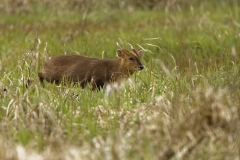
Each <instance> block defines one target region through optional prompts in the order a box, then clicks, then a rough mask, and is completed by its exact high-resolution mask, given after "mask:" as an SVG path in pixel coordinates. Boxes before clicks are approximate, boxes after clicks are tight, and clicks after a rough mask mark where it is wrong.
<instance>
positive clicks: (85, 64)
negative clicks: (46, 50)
mask: <svg viewBox="0 0 240 160" xmlns="http://www.w3.org/2000/svg"><path fill="white" fill-rule="evenodd" d="M141 54H142V53H141V51H138V52H137V51H136V50H135V49H133V50H132V51H128V50H126V49H119V50H117V55H118V57H119V58H118V59H97V58H88V57H84V56H80V55H60V56H56V57H53V58H52V59H50V60H49V61H47V62H46V63H45V64H44V66H43V69H42V72H39V73H38V77H39V80H40V82H41V84H42V85H44V83H43V81H44V80H46V81H48V82H50V83H53V82H54V83H56V84H60V82H61V81H62V80H63V79H65V80H66V81H69V82H74V83H80V84H81V86H82V87H83V88H84V87H85V86H86V84H87V83H90V84H91V85H92V88H93V89H95V88H96V87H97V88H101V87H103V86H104V85H105V84H106V83H109V82H114V81H119V80H121V79H122V78H124V77H128V76H129V75H132V74H133V73H134V72H135V71H138V70H142V69H143V68H144V66H143V65H142V63H141V61H140V57H141Z"/></svg>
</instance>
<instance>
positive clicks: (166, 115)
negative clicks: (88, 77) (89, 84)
mask: <svg viewBox="0 0 240 160" xmlns="http://www.w3.org/2000/svg"><path fill="white" fill-rule="evenodd" d="M44 2H45V1H44ZM84 2H85V1H84ZM90 2H91V1H89V3H90ZM115 2H116V3H114V4H113V3H108V1H107V0H106V1H104V3H103V5H102V6H101V5H100V4H98V3H96V4H95V5H94V6H91V7H92V8H91V7H89V6H87V7H86V8H81V7H80V8H71V7H72V6H71V5H72V4H67V3H66V2H65V1H62V3H57V4H56V3H54V1H53V2H49V3H46V2H45V3H44V4H45V5H43V4H39V2H35V1H26V4H24V5H22V7H23V8H24V7H25V10H21V7H19V8H18V10H16V11H14V10H11V9H12V8H9V9H8V10H2V11H1V12H0V14H1V17H3V18H2V19H1V20H0V35H1V36H0V43H1V46H0V53H1V55H0V57H1V60H0V77H1V79H0V98H1V101H0V107H1V108H0V126H1V130H0V141H1V143H0V148H1V151H0V159H237V158H239V151H240V148H239V143H240V141H239V132H240V128H239V125H240V121H239V108H240V106H239V104H240V100H239V95H240V66H239V64H240V36H239V35H240V27H239V22H240V17H239V15H240V11H239V9H238V7H237V6H239V2H238V1H234V0H232V1H228V2H224V1H221V3H219V2H218V1H217V2H215V1H212V2H208V1H203V2H202V3H200V4H199V2H197V1H196V2H195V1H193V2H192V3H184V2H182V1H180V0H179V1H176V2H175V3H174V4H172V5H171V6H168V5H166V4H165V1H162V2H164V3H160V4H159V5H156V6H155V7H154V8H151V5H150V6H149V7H150V8H145V7H142V6H141V5H140V4H134V3H133V2H131V3H130V2H129V4H128V3H126V4H125V5H126V6H121V5H119V4H120V3H119V2H118V1H115ZM124 2H125V1H124ZM12 3H14V2H12ZM54 4H55V5H56V6H55V5H54ZM108 4H109V5H108ZM10 6H11V5H10ZM12 6H14V4H13V5H12ZM76 6H77V5H76ZM80 6H81V5H80ZM167 6H168V7H167ZM1 7H2V6H1V5H0V8H1ZM88 7H89V8H88ZM26 8H27V9H26ZM123 8H124V9H123ZM116 42H118V43H119V44H120V45H121V46H123V47H125V48H128V47H129V46H128V45H126V44H127V43H131V44H132V45H134V46H135V47H136V48H138V49H141V48H142V49H144V50H145V53H144V55H143V58H142V63H143V64H144V65H145V67H146V68H145V70H143V71H141V72H138V73H136V74H134V75H133V76H132V77H131V79H129V80H126V81H123V83H122V84H121V87H115V86H114V85H113V86H107V87H106V89H105V90H101V91H91V90H90V89H88V88H87V89H81V88H80V87H74V86H72V85H71V84H67V85H66V86H60V87H58V86H55V85H53V84H49V83H45V84H46V87H45V88H43V87H41V85H40V83H39V81H38V77H37V73H38V72H39V71H40V70H41V68H42V64H43V63H44V61H45V59H46V58H47V57H49V56H54V55H59V54H64V53H66V54H70V53H74V52H78V53H80V54H83V55H86V56H91V57H98V58H115V57H116V56H115V52H116V49H117V46H116ZM28 82H32V83H31V85H30V87H29V88H26V85H27V84H28ZM111 88H112V89H111Z"/></svg>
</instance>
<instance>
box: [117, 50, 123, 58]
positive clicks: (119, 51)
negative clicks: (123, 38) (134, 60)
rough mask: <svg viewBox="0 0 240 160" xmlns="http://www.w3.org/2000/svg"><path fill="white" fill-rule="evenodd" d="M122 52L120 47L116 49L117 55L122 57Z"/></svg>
mask: <svg viewBox="0 0 240 160" xmlns="http://www.w3.org/2000/svg"><path fill="white" fill-rule="evenodd" d="M123 54H124V53H123V51H122V50H121V49H118V50H117V56H118V57H123Z"/></svg>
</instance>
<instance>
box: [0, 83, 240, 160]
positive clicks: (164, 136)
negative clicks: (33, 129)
mask: <svg viewBox="0 0 240 160" xmlns="http://www.w3.org/2000/svg"><path fill="white" fill-rule="evenodd" d="M230 94H231V92H229V90H228V89H227V88H219V89H213V88H212V87H211V86H205V87H200V86H199V87H197V88H196V89H194V90H192V91H190V93H189V94H188V95H185V94H183V95H173V97H172V98H167V97H165V96H164V95H162V96H157V97H155V101H154V102H152V103H150V104H145V105H142V104H139V106H138V107H137V108H135V109H130V110H128V111H124V110H122V111H121V110H120V111H118V112H116V111H115V110H114V109H108V110H107V109H106V108H104V107H102V106H98V107H96V108H93V110H94V114H95V116H96V117H98V121H97V123H98V125H99V126H102V128H106V127H107V126H106V125H107V124H108V123H109V122H108V121H109V120H111V117H114V116H115V115H117V117H118V121H119V124H120V127H119V129H117V131H116V132H115V133H112V134H108V136H106V137H105V136H101V135H98V136H97V137H95V138H93V139H92V140H91V141H83V143H82V145H80V146H75V145H71V144H64V145H61V144H62V142H61V140H60V139H62V135H61V134H60V133H63V132H61V126H58V127H57V126H55V127H54V126H51V127H52V129H54V128H55V129H57V128H58V129H57V131H56V132H54V131H51V136H50V137H48V141H49V142H50V141H51V143H49V144H50V145H48V146H47V148H44V150H43V151H42V152H40V153H37V152H36V151H34V150H32V149H31V148H23V147H22V146H20V145H16V144H13V143H11V141H10V142H9V141H6V139H3V138H1V152H0V154H1V155H0V157H1V158H2V159H32V158H33V157H34V159H52V158H54V159H209V158H210V159H222V158H223V157H225V158H223V159H237V158H238V157H239V149H240V148H239V146H240V145H239V142H240V140H239V134H240V127H239V126H240V119H239V102H240V101H239V100H237V101H233V99H232V98H231V96H230ZM13 103H15V102H13ZM14 106H18V105H14ZM22 109H23V108H21V106H18V108H15V112H17V111H18V113H20V112H22ZM47 113H48V109H47V106H38V113H37V114H38V115H39V116H38V117H36V112H35V111H32V110H31V111H25V116H24V117H26V120H27V121H28V122H29V124H36V123H38V124H40V123H44V121H47V120H45V119H44V115H48V114H50V113H48V114H47ZM10 115H12V116H14V115H15V116H16V115H17V114H16V113H12V112H10V113H9V116H10ZM15 120H16V118H15ZM33 121H36V122H33ZM1 124H3V123H1ZM25 124H28V123H26V122H25ZM37 126H42V125H37ZM1 128H2V129H3V126H1ZM5 129H6V128H5ZM54 133H55V134H54ZM52 142H54V143H52ZM54 144H55V145H57V147H56V146H55V145H54ZM9 148H11V149H10V150H9Z"/></svg>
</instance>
